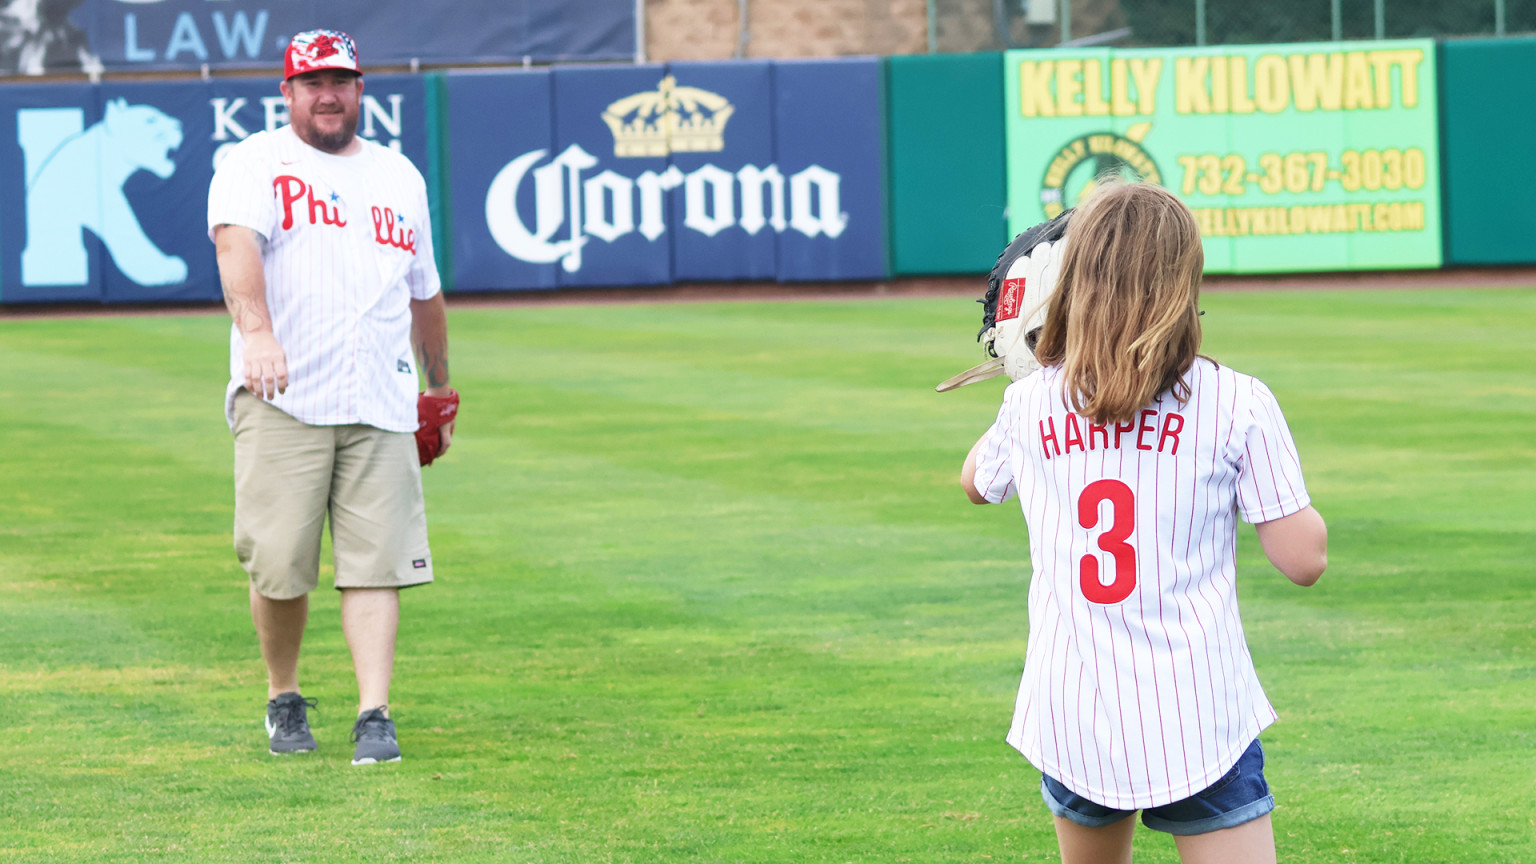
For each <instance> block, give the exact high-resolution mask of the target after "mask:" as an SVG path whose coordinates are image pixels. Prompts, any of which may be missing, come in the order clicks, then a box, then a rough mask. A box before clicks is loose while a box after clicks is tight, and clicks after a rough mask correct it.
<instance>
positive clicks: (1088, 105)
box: [1083, 60, 1109, 117]
mask: <svg viewBox="0 0 1536 864" xmlns="http://www.w3.org/2000/svg"><path fill="white" fill-rule="evenodd" d="M1083 113H1084V114H1087V115H1088V116H1090V117H1103V116H1104V115H1106V114H1108V113H1109V103H1108V102H1105V101H1104V61H1102V60H1084V61H1083Z"/></svg>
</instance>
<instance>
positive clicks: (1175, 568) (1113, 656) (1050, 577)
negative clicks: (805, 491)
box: [975, 358, 1310, 810]
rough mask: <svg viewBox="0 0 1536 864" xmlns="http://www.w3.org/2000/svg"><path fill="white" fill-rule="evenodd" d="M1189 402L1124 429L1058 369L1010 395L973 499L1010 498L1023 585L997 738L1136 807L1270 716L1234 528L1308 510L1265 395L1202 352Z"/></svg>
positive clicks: (1171, 404) (1185, 788) (1060, 774)
mask: <svg viewBox="0 0 1536 864" xmlns="http://www.w3.org/2000/svg"><path fill="white" fill-rule="evenodd" d="M1185 377H1186V380H1187V381H1189V383H1190V385H1191V388H1192V391H1193V392H1192V395H1191V397H1190V400H1189V402H1188V403H1187V404H1185V405H1183V406H1182V407H1181V406H1180V405H1179V404H1178V401H1177V400H1176V399H1175V398H1174V397H1173V395H1172V394H1171V393H1165V394H1163V395H1162V396H1161V397H1159V398H1158V400H1157V402H1156V403H1155V404H1153V405H1151V406H1149V407H1148V408H1147V409H1145V410H1143V411H1141V412H1140V413H1139V414H1138V415H1137V416H1136V419H1135V420H1134V422H1131V423H1125V424H1115V423H1110V424H1108V425H1106V426H1098V425H1095V424H1092V423H1090V422H1089V421H1087V420H1086V419H1085V418H1083V417H1080V416H1077V415H1076V414H1074V413H1073V412H1072V411H1071V408H1070V407H1069V404H1068V403H1067V402H1066V401H1065V400H1064V398H1063V395H1062V373H1061V368H1060V367H1050V368H1046V369H1042V370H1040V371H1039V372H1036V373H1035V374H1033V375H1031V376H1029V377H1028V378H1025V379H1023V380H1021V381H1018V382H1017V383H1015V384H1013V385H1011V386H1010V387H1009V388H1008V389H1007V391H1006V392H1005V395H1004V397H1003V406H1002V409H1001V410H1000V411H999V412H998V415H997V422H996V423H995V424H993V426H992V428H991V429H989V430H988V431H987V434H986V436H985V438H984V440H983V444H982V447H981V449H980V451H979V452H978V456H977V465H976V481H975V482H976V489H977V491H978V492H980V493H981V494H982V495H984V496H985V497H986V498H987V500H988V501H991V502H993V503H1000V502H1002V501H1004V500H1006V499H1007V498H1008V497H1009V496H1011V495H1013V494H1015V493H1017V494H1018V495H1019V499H1020V503H1021V504H1022V506H1023V509H1024V517H1025V521H1026V523H1027V524H1028V527H1029V551H1030V561H1031V563H1032V565H1033V568H1034V576H1033V578H1032V580H1031V584H1030V589H1029V647H1028V653H1027V655H1026V658H1025V663H1024V678H1023V681H1022V683H1021V684H1020V686H1019V697H1018V703H1017V705H1016V706H1015V710H1014V718H1013V725H1012V728H1011V729H1010V731H1009V733H1008V743H1010V744H1012V745H1013V746H1014V747H1015V748H1017V749H1018V750H1019V752H1021V753H1023V754H1024V756H1025V757H1027V758H1028V759H1029V761H1030V762H1032V763H1033V764H1034V765H1035V766H1036V767H1037V768H1039V769H1040V770H1041V771H1044V772H1045V773H1047V774H1050V775H1051V776H1053V777H1055V778H1056V779H1058V780H1060V781H1061V782H1062V784H1063V785H1065V786H1066V787H1067V788H1069V789H1071V790H1072V791H1074V792H1076V793H1078V794H1079V795H1082V796H1083V797H1085V798H1088V799H1090V800H1092V801H1096V802H1098V803H1100V804H1103V805H1105V806H1108V807H1113V808H1116V809H1121V810H1134V809H1139V808H1145V807H1157V806H1161V805H1163V804H1168V803H1170V802H1173V801H1178V800H1181V799H1183V798H1187V797H1189V796H1191V795H1193V794H1195V793H1197V792H1200V791H1202V790H1203V789H1205V788H1206V787H1208V786H1210V785H1211V784H1212V783H1214V782H1215V781H1216V780H1218V779H1220V778H1221V776H1222V775H1223V774H1225V773H1226V772H1227V771H1229V770H1230V769H1231V768H1232V766H1233V765H1234V764H1236V763H1237V759H1238V757H1239V756H1241V755H1242V753H1243V750H1244V749H1245V748H1246V747H1247V746H1248V745H1249V743H1250V742H1252V741H1253V739H1254V738H1256V737H1257V736H1258V734H1259V732H1260V731H1261V730H1262V729H1264V728H1265V727H1266V726H1268V725H1269V724H1270V723H1272V722H1274V720H1275V712H1274V709H1273V708H1272V707H1270V704H1269V700H1268V699H1267V698H1266V697H1265V695H1264V690H1263V688H1262V687H1260V686H1259V681H1258V677H1257V675H1256V674H1255V672H1254V668H1253V660H1252V658H1251V657H1250V656H1249V653H1248V646H1247V643H1246V641H1245V640H1244V637H1243V625H1242V621H1241V620H1240V618H1239V616H1238V608H1237V585H1236V582H1235V580H1234V576H1235V570H1236V568H1235V556H1236V552H1237V533H1236V532H1237V518H1238V516H1239V515H1241V516H1242V518H1243V519H1244V520H1245V521H1248V522H1267V521H1270V520H1273V519H1278V518H1280V517H1282V516H1287V515H1289V514H1291V513H1295V512H1297V511H1299V510H1302V509H1304V508H1305V507H1307V506H1308V504H1309V503H1310V499H1309V498H1308V496H1307V491H1306V488H1305V486H1304V485H1303V484H1302V478H1301V463H1300V461H1299V459H1298V458H1297V455H1296V447H1295V445H1294V443H1293V442H1292V440H1291V433H1290V430H1289V428H1287V426H1286V423H1285V418H1284V417H1283V416H1282V415H1281V413H1280V407H1279V405H1278V404H1276V402H1275V398H1274V396H1273V395H1272V394H1271V393H1270V392H1269V389H1268V388H1267V387H1265V386H1264V384H1263V383H1262V382H1260V381H1258V380H1257V379H1255V378H1252V377H1249V376H1247V375H1243V374H1241V373H1239V372H1235V371H1233V370H1231V369H1226V368H1221V367H1219V366H1217V365H1216V364H1215V363H1212V362H1210V361H1208V360H1205V359H1203V358H1200V359H1197V360H1196V361H1195V364H1194V366H1193V368H1192V369H1191V371H1190V372H1189V373H1188V374H1187V375H1186V376H1185Z"/></svg>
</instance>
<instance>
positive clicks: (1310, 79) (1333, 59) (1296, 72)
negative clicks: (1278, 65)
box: [1291, 54, 1344, 111]
mask: <svg viewBox="0 0 1536 864" xmlns="http://www.w3.org/2000/svg"><path fill="white" fill-rule="evenodd" d="M1291 90H1292V92H1294V93H1295V94H1296V110H1297V111H1315V110H1317V109H1318V108H1322V109H1323V110H1324V111H1337V110H1339V108H1340V107H1341V106H1343V104H1344V57H1343V55H1341V54H1292V55H1291Z"/></svg>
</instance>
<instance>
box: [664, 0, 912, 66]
mask: <svg viewBox="0 0 1536 864" xmlns="http://www.w3.org/2000/svg"><path fill="white" fill-rule="evenodd" d="M739 8H740V4H739V2H738V0H646V4H645V15H646V20H645V51H646V58H647V59H648V60H652V61H655V62H664V61H667V60H725V59H729V58H731V57H733V56H735V52H736V46H737V39H738V35H739V30H740V24H739ZM747 30H748V41H747V44H746V46H745V51H744V53H743V56H745V57H774V58H777V57H840V56H846V55H850V54H915V53H920V52H923V51H927V50H928V7H927V3H926V0H748V2H747Z"/></svg>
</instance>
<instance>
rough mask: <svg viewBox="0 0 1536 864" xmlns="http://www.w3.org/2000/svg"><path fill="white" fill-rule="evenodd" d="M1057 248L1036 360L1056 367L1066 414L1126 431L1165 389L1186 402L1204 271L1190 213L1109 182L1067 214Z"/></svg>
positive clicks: (1173, 202) (1154, 189)
mask: <svg viewBox="0 0 1536 864" xmlns="http://www.w3.org/2000/svg"><path fill="white" fill-rule="evenodd" d="M1066 244H1067V249H1066V254H1065V256H1064V257H1063V259H1062V264H1061V273H1060V276H1059V277H1058V279H1057V283H1056V293H1055V294H1054V295H1053V296H1052V298H1051V301H1050V305H1049V306H1048V307H1047V309H1046V316H1045V324H1044V326H1043V327H1042V328H1041V331H1040V340H1039V342H1038V343H1037V344H1036V346H1035V357H1036V358H1037V359H1038V360H1039V361H1040V364H1041V365H1042V366H1055V365H1060V366H1061V367H1062V373H1063V377H1064V385H1063V386H1064V388H1065V389H1064V392H1065V394H1066V398H1067V400H1068V401H1069V402H1070V404H1071V405H1072V408H1073V409H1074V410H1075V411H1077V412H1078V413H1079V414H1081V415H1083V416H1085V417H1088V418H1090V419H1092V420H1093V422H1095V423H1111V422H1118V423H1125V422H1129V421H1130V420H1131V418H1132V417H1134V416H1135V415H1136V412H1137V411H1139V410H1141V409H1143V408H1145V407H1147V406H1148V405H1150V404H1152V402H1153V400H1155V399H1156V398H1157V397H1158V396H1159V395H1161V394H1162V393H1163V392H1165V391H1167V390H1169V389H1172V390H1173V393H1174V396H1175V397H1176V398H1177V399H1178V400H1179V402H1180V404H1182V403H1184V402H1186V401H1188V399H1189V396H1190V390H1189V383H1188V382H1187V381H1185V380H1184V377H1183V376H1184V373H1185V372H1188V371H1189V369H1190V367H1191V366H1192V365H1193V364H1194V361H1195V357H1196V356H1197V354H1198V353H1199V351H1200V311H1199V308H1198V303H1199V299H1200V275H1201V273H1202V271H1203V270H1204V269H1205V252H1204V251H1203V250H1202V249H1201V248H1200V228H1199V226H1197V225H1196V224H1195V217H1194V214H1192V213H1190V212H1189V208H1188V207H1185V206H1184V203H1183V202H1182V201H1180V200H1179V199H1178V198H1175V197H1174V196H1173V193H1171V192H1169V191H1168V190H1166V189H1164V188H1162V187H1161V186H1154V185H1152V184H1150V183H1132V182H1125V181H1121V180H1115V179H1110V180H1108V181H1106V182H1102V183H1101V184H1100V185H1099V187H1098V188H1097V189H1096V190H1095V191H1094V192H1093V194H1092V195H1091V196H1090V197H1089V199H1088V200H1087V201H1086V202H1084V203H1083V204H1081V205H1079V206H1078V208H1077V212H1075V213H1073V214H1072V221H1071V222H1070V223H1069V224H1068V226H1067V235H1066Z"/></svg>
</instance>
